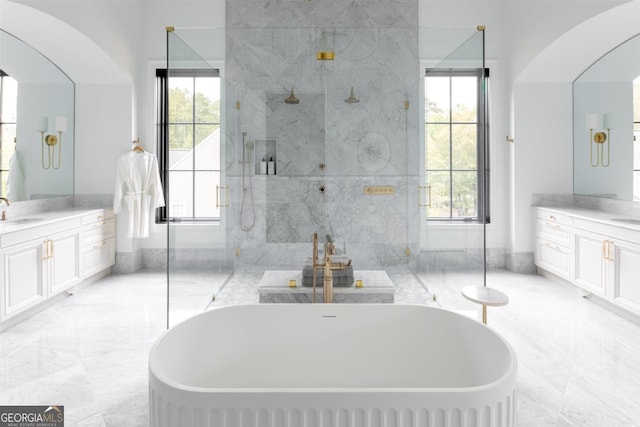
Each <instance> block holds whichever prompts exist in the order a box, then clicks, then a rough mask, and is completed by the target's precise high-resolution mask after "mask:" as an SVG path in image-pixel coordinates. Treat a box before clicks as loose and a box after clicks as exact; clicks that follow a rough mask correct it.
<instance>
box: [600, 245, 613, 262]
mask: <svg viewBox="0 0 640 427" xmlns="http://www.w3.org/2000/svg"><path fill="white" fill-rule="evenodd" d="M613 245H614V243H613V240H605V241H603V242H602V258H604V260H605V261H613V250H614V249H613Z"/></svg>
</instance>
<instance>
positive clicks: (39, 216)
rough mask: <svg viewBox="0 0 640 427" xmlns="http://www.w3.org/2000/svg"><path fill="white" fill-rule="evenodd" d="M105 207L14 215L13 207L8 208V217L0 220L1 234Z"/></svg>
mask: <svg viewBox="0 0 640 427" xmlns="http://www.w3.org/2000/svg"><path fill="white" fill-rule="evenodd" d="M102 210H103V209H89V208H69V209H61V210H55V211H49V212H38V213H33V214H29V215H24V216H19V217H18V216H12V215H11V207H9V209H8V210H7V219H6V220H4V221H0V234H5V233H12V232H15V231H20V230H24V229H27V228H31V227H38V226H40V225H45V224H51V223H54V222H57V221H63V220H67V219H71V218H75V217H79V216H83V215H86V214H88V213H91V212H100V211H102Z"/></svg>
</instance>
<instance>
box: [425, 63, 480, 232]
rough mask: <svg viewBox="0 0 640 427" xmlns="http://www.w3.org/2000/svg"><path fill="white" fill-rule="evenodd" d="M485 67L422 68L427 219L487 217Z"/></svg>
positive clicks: (474, 219) (467, 219) (455, 219)
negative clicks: (424, 71)
mask: <svg viewBox="0 0 640 427" xmlns="http://www.w3.org/2000/svg"><path fill="white" fill-rule="evenodd" d="M488 76H489V71H488V70H487V69H485V70H484V73H483V70H482V69H427V70H426V76H425V84H424V88H425V150H424V152H425V160H424V165H425V173H424V179H425V188H426V189H427V192H428V205H427V208H426V216H427V219H428V220H442V221H453V222H455V221H465V222H481V221H480V219H481V217H482V215H483V213H484V216H485V221H486V222H489V194H488V188H489V185H488V176H489V173H488V171H489V167H488V160H487V159H488V149H487V147H488V141H486V135H488V132H487V127H486V125H485V123H484V120H483V117H488V114H485V113H486V112H485V108H486V107H485V106H486V105H487V103H486V102H483V99H484V97H482V96H481V95H482V92H481V91H482V90H483V81H482V80H483V77H484V79H485V81H484V84H486V83H487V82H488Z"/></svg>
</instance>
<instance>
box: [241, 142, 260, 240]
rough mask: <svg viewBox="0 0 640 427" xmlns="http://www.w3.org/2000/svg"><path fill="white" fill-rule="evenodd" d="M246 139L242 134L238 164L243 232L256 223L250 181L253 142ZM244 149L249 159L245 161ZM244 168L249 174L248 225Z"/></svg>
mask: <svg viewBox="0 0 640 427" xmlns="http://www.w3.org/2000/svg"><path fill="white" fill-rule="evenodd" d="M246 137H247V132H242V160H241V161H240V164H241V165H242V203H241V205H240V229H241V230H243V231H249V230H251V229H252V228H253V226H254V225H255V223H256V209H255V206H254V201H253V183H252V181H251V175H252V173H251V151H252V150H253V142H252V141H245V139H246ZM245 149H246V150H248V151H249V158H248V159H247V154H246V152H245ZM245 167H247V168H248V172H249V188H248V190H249V197H250V198H251V200H250V203H251V221H250V223H249V224H247V225H245V224H244V208H245V203H246V202H247V187H246V186H245Z"/></svg>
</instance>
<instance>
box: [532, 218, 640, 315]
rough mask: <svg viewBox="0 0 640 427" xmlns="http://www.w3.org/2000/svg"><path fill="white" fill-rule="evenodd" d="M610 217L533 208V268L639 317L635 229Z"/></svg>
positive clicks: (639, 235)
mask: <svg viewBox="0 0 640 427" xmlns="http://www.w3.org/2000/svg"><path fill="white" fill-rule="evenodd" d="M590 215H592V217H590ZM618 216H619V215H618ZM615 217H616V215H615V214H611V216H609V214H604V213H602V212H597V211H594V212H593V213H591V212H590V211H579V210H572V209H567V210H566V211H563V210H560V209H547V208H536V226H535V233H536V247H535V254H534V256H535V263H536V266H538V268H539V269H541V270H543V271H547V272H549V273H553V274H554V275H556V276H558V277H561V278H563V279H565V280H567V281H568V282H570V283H573V284H574V285H576V286H578V287H580V288H582V289H584V290H585V291H587V292H589V293H591V294H594V295H597V296H599V297H601V298H603V299H605V300H606V301H608V302H610V303H613V304H615V305H616V306H618V307H621V308H624V309H626V310H628V311H631V312H633V313H635V314H638V315H640V227H639V226H637V225H636V226H631V225H628V224H627V223H625V222H622V221H616V220H615V219H613V218H615Z"/></svg>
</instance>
